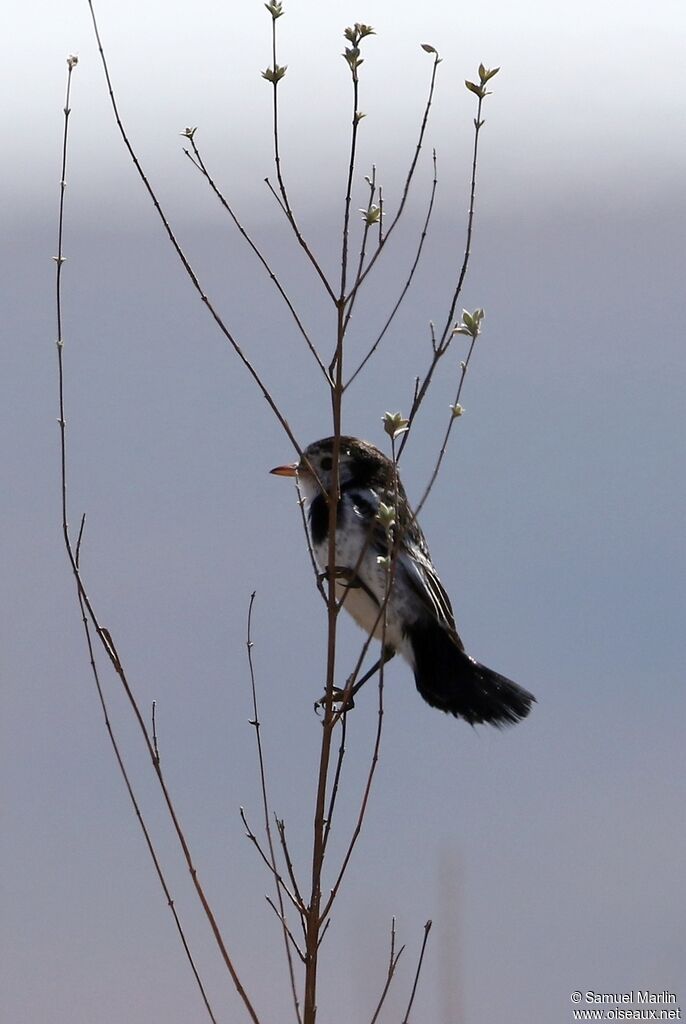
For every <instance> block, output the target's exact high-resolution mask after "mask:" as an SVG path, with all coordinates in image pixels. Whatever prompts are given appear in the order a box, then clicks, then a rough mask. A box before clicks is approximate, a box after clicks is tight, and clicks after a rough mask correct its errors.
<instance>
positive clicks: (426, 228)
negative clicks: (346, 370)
mask: <svg viewBox="0 0 686 1024" xmlns="http://www.w3.org/2000/svg"><path fill="white" fill-rule="evenodd" d="M433 166H434V177H433V182H432V185H431V197H430V199H429V207H428V210H427V212H426V217H425V218H424V225H423V227H422V232H421V235H420V236H419V245H418V247H417V252H416V254H415V258H414V262H413V263H412V266H411V267H410V272H409V274H408V276H407V280H406V281H405V284H404V285H403V288H402V291H401V292H400V295H399V296H398V299H397V301H396V303H395V305H394V306H393V309H392V310H391V312H390V315H389V317H388V319H387V320H386V323H385V324H384V325H383V327H382V328H381V332H380V333H379V335H378V336H377V338H376V341H375V342H374V343H373V345H372V347H371V348H370V349H369V351H368V352H367V354H366V356H365V357H364V359H363V360H362V362H361V363H360V364H359V366H358V367H357V369H356V370H355V371H354V373H352V374H351V376H350V377H349V378H348V380H347V381H346V384H345V387H346V389H347V388H349V387H350V385H351V384H352V382H353V381H354V380H355V378H356V377H357V375H358V374H359V373H360V372H361V371H362V370H363V369H364V367H365V366H366V365H367V363H368V362H369V360H370V359H371V357H372V356H373V355H374V353H375V352H376V350H377V348H378V347H379V345H380V344H381V342H382V341H383V339H384V336H385V334H386V331H387V330H388V328H389V327H390V326H391V324H392V323H393V320H394V319H395V315H396V313H397V312H398V310H399V309H400V306H401V305H402V302H403V299H404V298H405V296H406V295H407V292H408V291H409V288H410V285H411V284H412V280H413V278H414V275H415V271H416V269H417V267H418V265H419V260H420V259H421V255H422V250H423V248H424V242H425V241H426V236H427V234H428V231H429V222H430V220H431V214H432V212H433V208H434V199H435V198H436V186H437V185H438V176H437V173H436V150H435V149H434V151H433ZM379 202H381V200H379ZM380 220H381V218H379V221H380ZM351 309H352V302H351V304H350V306H349V307H348V317H349V316H350V310H351Z"/></svg>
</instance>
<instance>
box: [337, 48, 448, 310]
mask: <svg viewBox="0 0 686 1024" xmlns="http://www.w3.org/2000/svg"><path fill="white" fill-rule="evenodd" d="M440 62H441V59H440V57H439V56H438V54H436V55H435V57H434V62H433V67H432V70H431V83H430V85H429V95H428V97H427V101H426V106H425V107H424V115H423V117H422V122H421V125H420V128H419V138H418V140H417V145H416V146H415V151H414V156H413V158H412V161H411V162H410V169H409V170H408V172H407V178H406V179H405V186H404V188H403V191H402V195H401V197H400V205H399V206H398V209H397V211H396V214H395V217H394V218H393V219H392V221H391V223H390V225H389V227H388V230H387V231H386V234H385V235H383V236H382V235H381V233H380V237H379V244H378V246H377V247H376V250H375V251H374V253H373V254H372V256H371V257H370V260H369V262H368V263H367V266H366V268H365V270H364V271H363V273H362V274H361V275H360V279H359V280H358V281H356V283H355V285H354V286H353V288H352V290H351V292H350V293H349V294H348V295H347V297H346V302H350V300H351V299H352V297H353V295H354V293H355V292H356V291H358V290H359V288H360V287H361V285H362V283H363V282H364V280H365V278H366V277H367V275H368V274H369V272H370V271H371V269H372V267H373V266H374V264H375V263H376V261H377V259H378V258H379V256H380V255H381V252H382V251H383V249H384V247H385V245H386V243H387V242H388V239H389V238H390V237H391V235H392V233H393V230H394V228H395V227H396V225H397V223H398V221H399V220H400V218H401V217H402V215H403V211H404V209H405V205H406V203H407V197H408V196H409V194H410V186H411V184H412V179H413V178H414V173H415V170H416V169H417V162H418V160H419V154H420V153H421V151H422V146H423V144H424V135H425V134H426V126H427V124H428V122H429V112H430V110H431V104H432V103H433V95H434V89H435V86H436V72H437V70H438V65H439V64H440Z"/></svg>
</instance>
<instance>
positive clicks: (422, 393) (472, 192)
mask: <svg viewBox="0 0 686 1024" xmlns="http://www.w3.org/2000/svg"><path fill="white" fill-rule="evenodd" d="M483 100H484V97H483V96H479V99H478V104H477V108H476V117H475V118H474V146H473V148H472V170H471V179H470V186H469V212H468V214H467V235H466V240H465V249H464V255H463V257H462V265H461V267H460V271H459V273H458V275H457V284H456V285H455V290H454V292H453V296H452V300H451V302H450V306H449V309H448V315H447V317H446V320H445V325H444V327H443V331H442V333H441V335H440V337H439V339H438V342H436V341H435V336H434V333H433V325H432V344H433V358H432V360H431V363H430V365H429V369H428V371H427V374H426V376H425V378H424V380H423V381H422V384H421V387H420V388H419V391H417V392H416V393H415V397H414V401H413V402H412V408H411V409H410V413H409V416H408V419H409V421H410V425H409V428H408V430H407V432H406V433H405V436H404V437H403V439H402V442H401V444H400V449H399V451H398V458H400V456H401V455H402V453H403V449H404V448H405V445H406V444H407V440H408V438H409V436H410V431H411V429H412V425H413V423H414V420H415V417H416V415H417V413H418V412H419V408H420V406H421V404H422V402H423V401H424V398H425V397H426V393H427V391H428V390H429V387H430V385H431V381H432V379H433V375H434V372H435V370H436V367H437V366H438V363H439V361H440V359H441V357H442V356H444V355H445V353H446V352H447V350H448V348H449V346H450V342H451V341H452V338H453V320H454V317H455V309H456V307H457V301H458V299H459V297H460V295H461V293H462V286H463V285H464V280H465V277H466V274H467V267H468V266H469V257H470V255H471V245H472V232H473V228H474V201H475V197H476V169H477V163H478V156H479V134H480V132H481V129H482V128H483V124H484V122H483V120H482V117H481V108H482V104H483Z"/></svg>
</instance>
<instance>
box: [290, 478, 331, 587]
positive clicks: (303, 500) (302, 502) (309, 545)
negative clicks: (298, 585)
mask: <svg viewBox="0 0 686 1024" xmlns="http://www.w3.org/2000/svg"><path fill="white" fill-rule="evenodd" d="M295 488H296V490H297V492H298V508H299V509H300V519H301V521H302V526H303V533H304V534H305V543H306V545H307V553H308V555H309V556H310V564H311V566H312V572H313V574H314V580H315V584H316V587H317V590H318V591H319V593H320V594H321V596H322V599H323V601H324V603H326V600H327V597H326V591H325V590H324V584H323V583H322V575H321V573H320V571H319V566H318V565H317V560H316V558H315V557H314V550H313V548H312V541H311V539H310V531H309V530H308V528H307V513H306V512H305V503H306V498H305V497H304V495H303V493H302V490H301V487H300V484H299V482H298V477H297V476H296V477H295Z"/></svg>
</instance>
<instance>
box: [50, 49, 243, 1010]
mask: <svg viewBox="0 0 686 1024" xmlns="http://www.w3.org/2000/svg"><path fill="white" fill-rule="evenodd" d="M76 64H77V58H76V57H69V58H68V60H67V68H68V71H67V92H66V100H65V105H64V132H63V137H62V172H61V176H60V201H59V213H58V228H57V256H56V257H55V263H56V265H57V272H56V310H57V352H58V376H59V409H60V415H59V426H60V457H61V491H62V532H63V535H64V540H65V543H66V547H67V552H68V555H69V559H70V562H71V565H72V569H73V572H74V575H75V577H76V583H77V588H76V590H77V600H78V603H79V609H80V612H81V622H82V624H83V629H84V636H85V639H86V647H87V649H88V657H89V661H90V666H91V673H92V675H93V682H94V683H95V688H96V691H97V694H98V700H99V702H100V708H101V710H102V714H103V719H104V722H105V728H106V730H107V735H108V737H109V741H110V745H111V747H112V751H113V753H114V756H115V760H116V762H117V766H118V768H119V772H120V774H121V776H122V779H123V781H124V785H125V787H126V791H127V793H128V796H129V800H130V801H131V806H132V807H133V810H134V813H135V815H136V818H137V820H138V823H139V825H140V828H141V831H142V833H143V838H144V840H145V844H146V847H147V849H148V853H149V854H150V858H151V860H152V863H153V866H154V868H155V873H156V875H157V878H158V880H159V883H160V886H161V887H162V891H163V893H164V895H165V898H166V900H167V905H168V906H169V909H170V910H171V913H172V916H173V918H174V924H175V926H176V930H177V932H178V935H179V938H180V939H181V944H182V946H183V949H184V953H185V954H186V959H187V960H188V963H189V966H190V968H191V971H192V972H193V977H194V978H195V981H196V984H197V986H198V989H199V991H200V995H201V998H202V1000H203V1003H204V1005H205V1009H206V1010H207V1013H208V1015H209V1017H210V1020H211V1021H212V1022H213V1024H216V1018H215V1016H214V1013H213V1012H212V1007H211V1006H210V1003H209V1000H208V997H207V993H206V992H205V987H204V985H203V983H202V980H201V978H200V974H199V973H198V969H197V967H196V964H195V960H194V959H193V955H192V953H191V950H190V947H189V945H188V940H187V939H186V935H185V933H184V930H183V926H182V924H181V920H180V918H179V915H178V912H177V910H176V907H175V905H174V899H173V897H172V894H171V890H170V889H169V886H168V885H167V881H166V878H165V875H164V872H163V870H162V866H161V863H160V860H159V858H158V856H157V851H156V849H155V846H154V844H153V842H152V838H151V835H150V832H149V830H148V827H147V824H146V822H145V819H144V818H143V814H142V812H141V809H140V807H139V804H138V800H137V799H136V795H135V793H134V790H133V786H132V784H131V780H130V778H129V774H128V771H127V769H126V765H125V763H124V759H123V756H122V753H121V750H120V749H119V743H118V741H117V738H116V736H115V734H114V730H113V728H112V723H111V722H110V717H109V710H108V707H107V702H106V700H105V694H104V691H103V688H102V684H101V682H100V673H99V671H98V667H97V663H96V660H95V650H94V646H93V640H92V636H91V629H90V623H89V603H88V601H87V597H86V594H85V591H84V590H83V586H82V584H81V577H80V560H81V545H82V542H83V535H84V528H85V525H86V516H85V513H84V515H82V517H81V522H80V525H79V532H78V536H77V539H76V545H75V547H72V545H71V540H70V536H69V525H68V521H67V474H66V463H67V449H66V421H65V417H64V357H63V350H64V338H63V334H62V266H63V264H64V262H65V260H64V254H63V238H64V197H65V189H66V184H67V182H66V173H67V152H68V138H69V115H70V113H71V109H70V106H69V103H70V95H71V76H72V72H73V70H74V68H75V66H76ZM91 620H92V621H93V622H94V624H95V628H96V630H98V632H101V631H100V630H99V629H98V626H97V623H95V620H94V619H93V617H92V615H91ZM156 749H157V748H156V746H155V750H156ZM255 1021H257V1018H256V1017H255Z"/></svg>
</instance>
